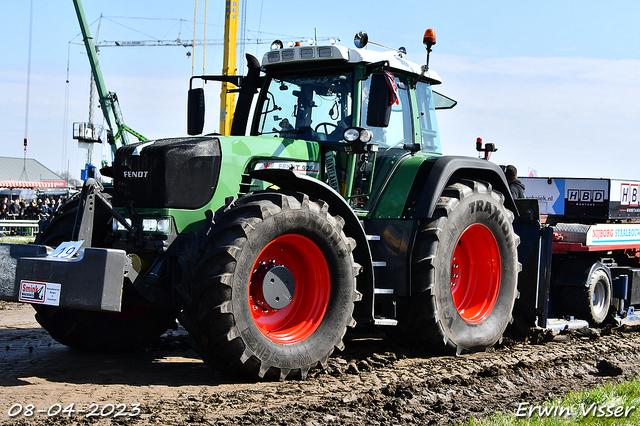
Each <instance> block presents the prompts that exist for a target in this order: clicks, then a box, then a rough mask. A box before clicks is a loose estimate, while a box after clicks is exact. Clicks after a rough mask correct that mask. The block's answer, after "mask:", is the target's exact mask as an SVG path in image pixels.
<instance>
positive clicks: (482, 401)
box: [0, 305, 640, 425]
mask: <svg viewBox="0 0 640 426" xmlns="http://www.w3.org/2000/svg"><path fill="white" fill-rule="evenodd" d="M4 307H5V310H2V309H1V308H2V307H0V392H1V393H2V396H3V397H2V398H0V410H1V411H0V423H6V424H29V425H31V424H34V425H40V424H42V425H44V424H134V425H146V424H154V425H155V424H158V425H159V424H162V425H167V424H175V425H200V424H202V425H209V424H228V425H236V424H259V425H262V424H265V425H266V424H303V425H320V424H327V423H329V424H331V423H333V424H347V425H351V424H353V425H355V424H407V425H409V424H448V423H452V424H457V423H460V422H463V421H465V420H467V419H468V418H469V417H472V416H473V417H476V418H478V417H482V416H485V415H487V414H489V413H492V412H494V411H496V410H502V411H504V412H508V413H514V412H515V410H516V408H517V404H518V403H521V402H528V403H530V404H539V403H541V402H543V401H548V400H550V399H553V398H557V397H560V396H562V395H563V394H565V393H566V392H567V391H569V390H573V389H584V388H591V387H593V386H595V385H597V384H600V383H605V382H609V381H615V382H619V381H623V380H627V379H630V378H633V377H636V376H637V375H638V373H639V372H640V333H638V331H637V330H636V329H635V328H634V327H620V328H616V329H611V328H609V329H604V330H592V329H584V330H577V331H571V332H567V333H563V334H560V335H557V336H552V335H550V334H545V333H542V334H536V335H533V336H532V337H531V339H530V340H532V341H535V342H539V344H532V343H526V342H515V341H511V340H508V339H505V342H504V343H503V344H502V345H500V346H499V347H497V348H495V349H490V350H489V351H487V352H482V353H475V354H469V355H462V356H459V357H433V358H421V357H419V356H416V355H411V354H406V353H404V352H403V351H402V350H401V349H399V348H397V347H395V346H393V345H392V344H391V343H390V342H389V341H388V340H387V339H386V338H385V337H384V336H383V335H382V334H379V333H349V334H348V335H347V337H346V342H345V343H346V348H347V349H346V351H345V352H343V353H338V354H334V356H333V357H332V358H330V360H329V370H328V371H327V372H322V371H319V370H315V371H312V372H311V373H310V375H309V379H308V380H306V381H288V382H257V383H249V382H245V381H243V380H242V379H237V378H228V377H225V376H223V375H221V374H220V373H218V372H217V371H215V370H214V369H212V368H210V367H208V366H206V365H204V363H202V361H201V360H200V359H199V358H198V357H197V355H195V353H194V352H193V351H192V350H190V349H187V347H186V345H185V336H184V334H180V333H171V334H169V335H166V336H165V338H164V340H163V341H162V342H161V343H160V344H159V345H158V346H157V347H154V348H150V349H149V350H147V351H144V352H136V353H131V354H85V353H79V352H76V351H71V350H68V349H66V348H64V347H63V346H61V345H59V344H58V343H56V342H53V341H52V339H51V338H50V337H48V335H47V334H46V333H44V332H43V331H42V330H41V329H39V328H38V327H37V324H35V323H33V322H29V321H24V315H27V316H30V315H31V312H30V311H28V310H25V311H24V312H23V313H22V314H23V316H22V317H21V319H20V320H17V319H15V318H14V319H11V318H12V317H11V315H7V312H6V305H5V306H4ZM11 309H24V308H15V307H10V308H9V310H11ZM29 309H30V308H29ZM12 322H13V324H12ZM7 347H9V349H7ZM29 348H31V349H29ZM70 402H74V403H75V404H76V406H81V405H84V406H88V405H89V404H90V403H98V404H101V405H104V404H107V403H113V404H117V403H125V404H131V403H134V402H135V403H139V404H140V408H141V413H140V415H138V416H135V417H130V418H97V419H96V418H86V417H83V416H78V415H75V416H73V417H72V418H67V417H62V416H58V417H52V418H47V416H46V415H44V416H43V415H38V416H33V417H31V418H24V417H21V416H17V417H15V418H8V416H7V412H8V409H9V407H10V406H11V405H12V404H16V403H19V404H25V405H26V404H29V403H31V404H34V405H36V406H37V407H38V408H47V407H48V406H51V405H52V404H55V403H61V404H62V405H63V406H65V404H68V403H70Z"/></svg>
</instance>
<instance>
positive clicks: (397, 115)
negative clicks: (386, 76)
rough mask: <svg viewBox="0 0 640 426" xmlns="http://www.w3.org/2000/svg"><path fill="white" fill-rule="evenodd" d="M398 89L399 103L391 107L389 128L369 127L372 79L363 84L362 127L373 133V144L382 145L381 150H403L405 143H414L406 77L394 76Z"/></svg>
mask: <svg viewBox="0 0 640 426" xmlns="http://www.w3.org/2000/svg"><path fill="white" fill-rule="evenodd" d="M394 79H395V82H396V86H397V88H398V103H397V104H396V103H394V104H393V105H392V106H391V118H390V119H389V126H388V127H368V126H366V123H367V111H368V105H369V88H370V87H371V77H369V78H368V79H367V80H365V81H363V82H362V96H363V102H362V111H361V116H360V125H361V126H364V127H367V128H368V129H369V130H371V131H372V132H373V140H372V142H373V143H377V144H379V145H380V149H381V150H382V149H388V148H402V145H404V144H405V143H412V142H413V127H412V126H411V107H410V104H409V94H408V91H407V82H406V80H405V79H404V77H398V76H394Z"/></svg>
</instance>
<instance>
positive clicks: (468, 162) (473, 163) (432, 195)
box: [410, 156, 518, 218]
mask: <svg viewBox="0 0 640 426" xmlns="http://www.w3.org/2000/svg"><path fill="white" fill-rule="evenodd" d="M423 167H424V169H421V170H420V171H419V172H418V176H416V182H417V181H418V180H419V179H421V180H422V181H423V182H425V184H424V187H423V188H422V193H421V195H420V199H419V200H418V207H417V209H416V211H415V212H413V213H412V214H411V215H410V217H413V218H430V217H431V216H432V215H433V212H434V210H435V207H436V203H437V202H438V198H439V197H440V194H442V191H443V190H444V188H445V187H446V186H447V184H448V183H449V182H450V181H451V179H452V178H465V179H471V180H482V181H485V182H488V183H490V184H491V186H492V187H493V189H494V190H495V191H498V192H500V193H502V195H504V205H505V207H506V208H508V209H509V210H511V211H512V212H514V213H515V215H516V216H518V209H517V207H516V204H515V202H514V201H513V198H512V197H511V192H510V191H509V185H508V184H507V179H506V177H505V175H504V173H503V172H502V169H501V168H500V166H498V165H497V164H494V163H491V162H489V161H486V160H481V159H479V158H473V157H461V156H443V157H440V158H438V159H437V160H436V161H435V162H428V161H425V162H424V163H423ZM425 174H426V176H425ZM420 175H422V176H420ZM425 177H426V179H425ZM414 184H415V183H414Z"/></svg>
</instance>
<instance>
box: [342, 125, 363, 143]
mask: <svg viewBox="0 0 640 426" xmlns="http://www.w3.org/2000/svg"><path fill="white" fill-rule="evenodd" d="M343 137H344V140H345V141H347V142H355V141H357V140H358V138H359V137H360V132H359V131H358V129H356V128H354V127H351V128H349V129H347V130H345V131H344V134H343Z"/></svg>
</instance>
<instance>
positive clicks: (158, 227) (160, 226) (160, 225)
mask: <svg viewBox="0 0 640 426" xmlns="http://www.w3.org/2000/svg"><path fill="white" fill-rule="evenodd" d="M142 232H158V233H161V234H168V233H170V232H171V219H170V218H168V217H163V218H159V219H156V218H152V219H142Z"/></svg>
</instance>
